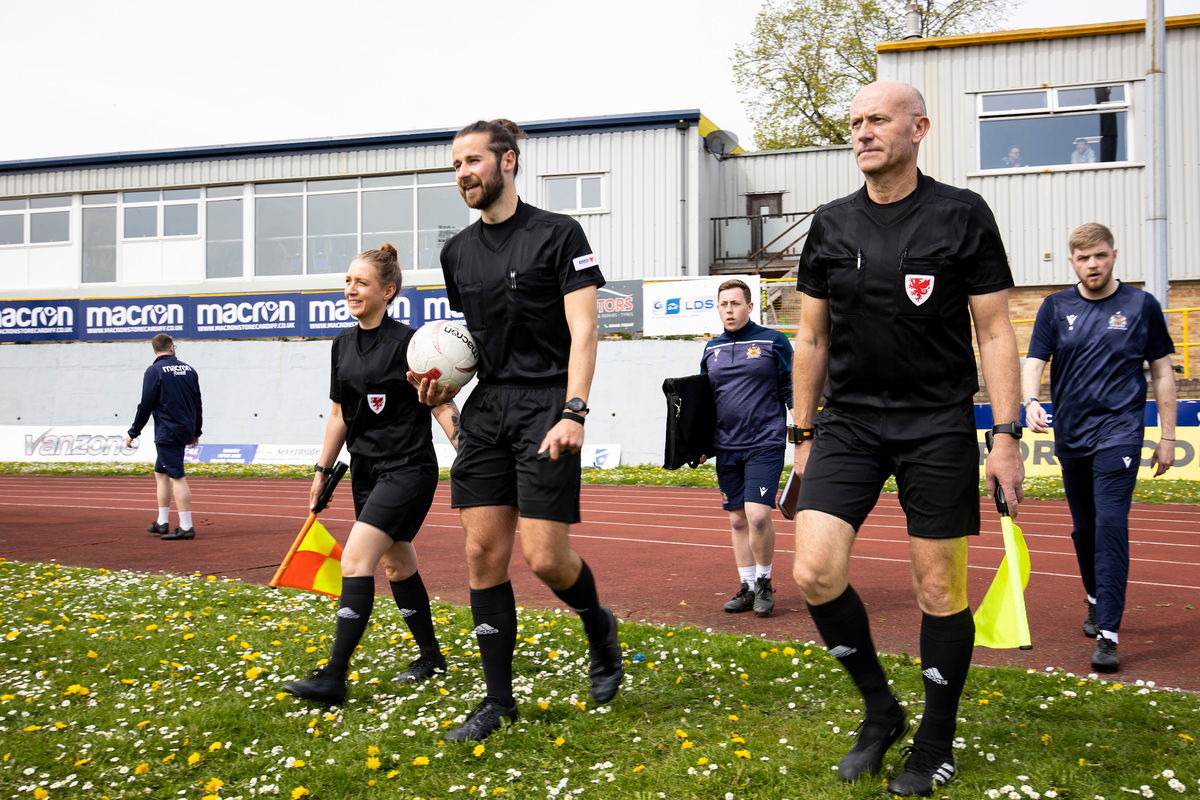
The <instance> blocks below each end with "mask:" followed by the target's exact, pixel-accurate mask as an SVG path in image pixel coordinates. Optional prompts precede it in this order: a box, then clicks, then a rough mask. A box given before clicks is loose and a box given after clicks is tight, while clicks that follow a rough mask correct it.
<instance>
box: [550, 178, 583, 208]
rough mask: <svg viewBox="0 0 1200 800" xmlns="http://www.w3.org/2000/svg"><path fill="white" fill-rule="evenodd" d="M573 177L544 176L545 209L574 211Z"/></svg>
mask: <svg viewBox="0 0 1200 800" xmlns="http://www.w3.org/2000/svg"><path fill="white" fill-rule="evenodd" d="M575 208H576V206H575V178H546V210H547V211H574V210H575Z"/></svg>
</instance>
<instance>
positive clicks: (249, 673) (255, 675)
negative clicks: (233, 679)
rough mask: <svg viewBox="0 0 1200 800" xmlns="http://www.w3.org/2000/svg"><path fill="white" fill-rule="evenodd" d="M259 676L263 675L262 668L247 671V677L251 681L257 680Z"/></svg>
mask: <svg viewBox="0 0 1200 800" xmlns="http://www.w3.org/2000/svg"><path fill="white" fill-rule="evenodd" d="M259 675H262V667H251V668H250V669H248V670H246V677H247V678H248V679H250V680H255V679H256V678H258V676H259Z"/></svg>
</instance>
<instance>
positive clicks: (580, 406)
mask: <svg viewBox="0 0 1200 800" xmlns="http://www.w3.org/2000/svg"><path fill="white" fill-rule="evenodd" d="M563 410H565V411H574V412H575V413H576V414H585V413H587V412H588V411H591V409H590V408H588V406H587V403H585V402H584V400H583V398H582V397H572V398H571V399H570V400H568V401H567V402H565V403H563Z"/></svg>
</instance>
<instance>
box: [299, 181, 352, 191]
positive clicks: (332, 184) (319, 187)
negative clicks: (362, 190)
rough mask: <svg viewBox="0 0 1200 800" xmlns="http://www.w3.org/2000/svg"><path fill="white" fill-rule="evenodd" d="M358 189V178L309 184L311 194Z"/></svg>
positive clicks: (310, 182) (311, 182)
mask: <svg viewBox="0 0 1200 800" xmlns="http://www.w3.org/2000/svg"><path fill="white" fill-rule="evenodd" d="M357 188H358V178H334V179H332V180H327V181H309V182H308V190H309V191H310V192H334V191H343V190H345V189H357Z"/></svg>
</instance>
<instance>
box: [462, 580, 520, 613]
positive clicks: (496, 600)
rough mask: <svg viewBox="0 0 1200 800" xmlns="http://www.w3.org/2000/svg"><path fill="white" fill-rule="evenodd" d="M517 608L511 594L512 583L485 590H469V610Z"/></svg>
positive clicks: (515, 599)
mask: <svg viewBox="0 0 1200 800" xmlns="http://www.w3.org/2000/svg"><path fill="white" fill-rule="evenodd" d="M508 606H511V607H513V608H516V607H517V596H516V595H515V594H513V587H512V581H505V582H504V583H500V584H497V585H495V586H492V587H490V588H487V589H472V590H471V608H497V607H501V608H503V607H508Z"/></svg>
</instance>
